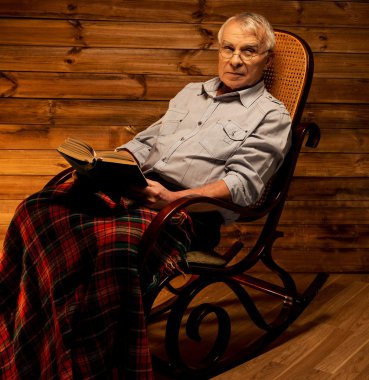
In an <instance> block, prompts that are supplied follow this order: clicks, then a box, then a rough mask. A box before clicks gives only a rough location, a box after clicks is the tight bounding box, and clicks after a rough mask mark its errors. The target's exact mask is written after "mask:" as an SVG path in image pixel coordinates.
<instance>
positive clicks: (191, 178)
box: [117, 78, 291, 206]
mask: <svg viewBox="0 0 369 380" xmlns="http://www.w3.org/2000/svg"><path fill="white" fill-rule="evenodd" d="M219 85H220V80H219V78H214V79H211V80H209V81H207V82H205V83H190V84H188V85H187V86H186V87H185V88H184V89H183V90H181V91H180V92H179V93H178V94H177V95H176V96H175V97H174V98H173V99H172V100H171V101H170V102H169V108H168V110H167V112H166V113H165V115H164V116H163V117H162V118H161V119H160V120H158V121H157V122H156V123H154V124H152V125H151V126H150V127H148V128H147V129H146V130H144V131H142V132H141V133H139V134H137V135H136V137H135V138H134V139H133V140H131V141H129V142H128V143H126V144H124V145H122V146H120V147H118V148H117V149H118V150H119V149H122V148H126V149H128V150H129V151H131V152H132V153H133V154H134V155H135V157H136V158H137V160H138V161H139V163H140V165H141V167H142V170H143V172H144V173H145V174H147V173H150V172H156V173H158V174H159V175H160V176H161V177H162V178H163V179H165V180H167V181H169V182H171V183H173V184H176V185H179V186H182V187H184V188H193V187H198V186H201V185H204V184H208V183H211V182H214V181H216V180H219V179H222V180H223V181H224V182H225V183H226V185H227V187H228V189H229V191H230V193H231V197H232V201H233V202H234V203H235V204H238V205H241V206H246V205H249V204H252V203H254V202H256V201H257V200H258V198H259V197H260V196H261V194H262V192H263V189H264V187H265V184H266V183H267V182H268V180H269V179H270V177H271V176H272V175H273V173H274V172H275V171H276V169H277V168H278V167H279V166H280V164H281V163H282V161H283V158H284V156H285V154H286V152H287V151H288V148H289V146H290V129H291V119H290V116H289V113H288V111H287V110H286V108H285V107H284V105H283V104H282V103H281V102H280V101H279V100H277V99H276V98H274V97H273V96H272V95H271V94H269V93H268V92H267V91H266V89H265V86H264V83H263V82H259V83H258V84H256V85H255V86H253V87H251V88H248V89H245V90H242V91H235V92H232V93H227V94H224V95H220V96H216V90H217V89H218V87H219Z"/></svg>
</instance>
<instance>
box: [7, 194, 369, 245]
mask: <svg viewBox="0 0 369 380" xmlns="http://www.w3.org/2000/svg"><path fill="white" fill-rule="evenodd" d="M38 190H39V189H36V190H35V191H38ZM19 203H20V201H19V200H18V199H10V200H7V199H3V200H2V201H1V203H0V224H1V225H7V224H8V223H9V222H10V220H11V218H12V216H13V214H14V211H15V208H16V207H17V205H18V204H19ZM311 203H313V202H311ZM331 203H332V204H331V205H330V206H329V205H328V206H327V205H326V204H323V203H321V205H320V208H318V207H317V206H314V204H312V205H311V206H309V205H308V204H307V205H306V207H303V206H302V205H301V206H299V205H293V206H291V204H289V205H287V207H286V208H285V210H284V212H283V215H282V219H281V224H280V226H279V228H278V229H279V230H281V231H282V232H283V233H284V237H283V238H281V239H277V241H276V243H275V245H276V247H283V248H291V247H294V248H295V247H323V246H325V245H326V246H328V247H330V248H340V247H341V248H355V247H356V248H364V247H366V248H369V207H368V205H366V206H365V207H362V208H361V209H360V208H359V207H355V202H353V203H352V205H350V204H349V203H346V205H345V206H342V204H340V202H336V203H333V202H331ZM341 203H342V202H341ZM350 206H352V207H350ZM356 206H359V204H358V202H357V204H356ZM259 230H260V226H259V225H258V224H256V223H251V224H250V223H243V222H238V223H237V224H235V225H231V226H227V227H225V228H224V229H223V237H222V242H223V243H222V244H225V245H226V246H228V245H229V244H231V241H232V240H234V239H235V238H236V237H238V236H242V239H243V240H244V241H245V245H246V246H249V243H248V242H250V241H253V240H254V239H255V237H256V236H257V234H258V231H259Z"/></svg>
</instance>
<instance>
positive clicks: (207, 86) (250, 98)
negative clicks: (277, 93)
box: [201, 77, 265, 108]
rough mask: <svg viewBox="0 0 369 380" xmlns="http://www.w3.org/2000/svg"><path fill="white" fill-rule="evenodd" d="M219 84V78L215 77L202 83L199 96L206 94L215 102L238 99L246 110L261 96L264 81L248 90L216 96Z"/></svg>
mask: <svg viewBox="0 0 369 380" xmlns="http://www.w3.org/2000/svg"><path fill="white" fill-rule="evenodd" d="M220 84H221V81H220V79H219V77H216V78H213V79H210V80H208V81H207V82H204V83H203V85H202V90H201V95H203V94H204V93H206V94H207V95H208V96H210V97H212V98H214V99H217V100H226V99H231V98H234V97H238V98H239V99H240V101H241V103H242V104H243V106H244V107H246V108H248V107H250V106H251V104H252V103H254V101H255V100H256V99H258V98H259V97H260V96H261V95H262V93H263V92H264V89H265V85H264V81H263V80H262V81H260V82H258V83H256V84H255V85H254V86H252V87H250V88H246V89H244V90H241V91H234V92H230V93H228V94H224V95H220V96H216V91H217V89H218V87H219V85H220Z"/></svg>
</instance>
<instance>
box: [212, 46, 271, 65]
mask: <svg viewBox="0 0 369 380" xmlns="http://www.w3.org/2000/svg"><path fill="white" fill-rule="evenodd" d="M224 49H227V50H229V51H230V53H231V52H232V49H231V48H230V47H225V46H221V47H220V48H219V50H218V51H219V54H220V55H221V56H222V57H223V59H226V60H227V61H229V60H231V59H232V58H233V56H234V55H238V56H239V57H240V59H241V61H242V62H249V61H251V60H252V59H253V58H254V57H256V56H257V55H263V54H265V53H267V52H269V51H270V50H269V49H267V50H264V51H263V52H261V53H252V52H250V51H249V50H245V51H242V50H241V51H240V52H239V53H236V51H237V49H235V50H234V51H233V52H232V55H230V56H229V57H228V58H227V57H225V56H224V55H223V54H222V50H223V52H224ZM244 52H249V53H251V55H250V56H249V57H247V58H245V57H244V56H242V54H243V53H244Z"/></svg>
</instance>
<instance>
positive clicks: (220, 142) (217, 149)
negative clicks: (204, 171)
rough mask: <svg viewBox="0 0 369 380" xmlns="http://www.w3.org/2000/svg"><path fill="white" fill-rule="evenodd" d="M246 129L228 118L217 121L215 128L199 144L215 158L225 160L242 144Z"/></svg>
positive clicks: (246, 132)
mask: <svg viewBox="0 0 369 380" xmlns="http://www.w3.org/2000/svg"><path fill="white" fill-rule="evenodd" d="M247 136H248V131H246V130H244V129H242V128H241V127H240V126H239V125H238V124H237V123H236V122H234V121H232V120H228V121H225V122H223V121H222V122H218V123H216V124H215V128H214V129H211V131H208V134H207V135H206V136H205V137H204V138H203V139H202V140H201V141H200V145H202V147H203V148H204V149H205V150H206V151H207V152H208V153H209V155H210V156H211V157H213V158H215V159H219V160H227V159H228V158H229V156H231V155H232V153H233V152H234V151H235V150H236V149H237V148H238V147H240V146H241V145H242V143H243V141H244V140H245V138H246V137H247Z"/></svg>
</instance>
